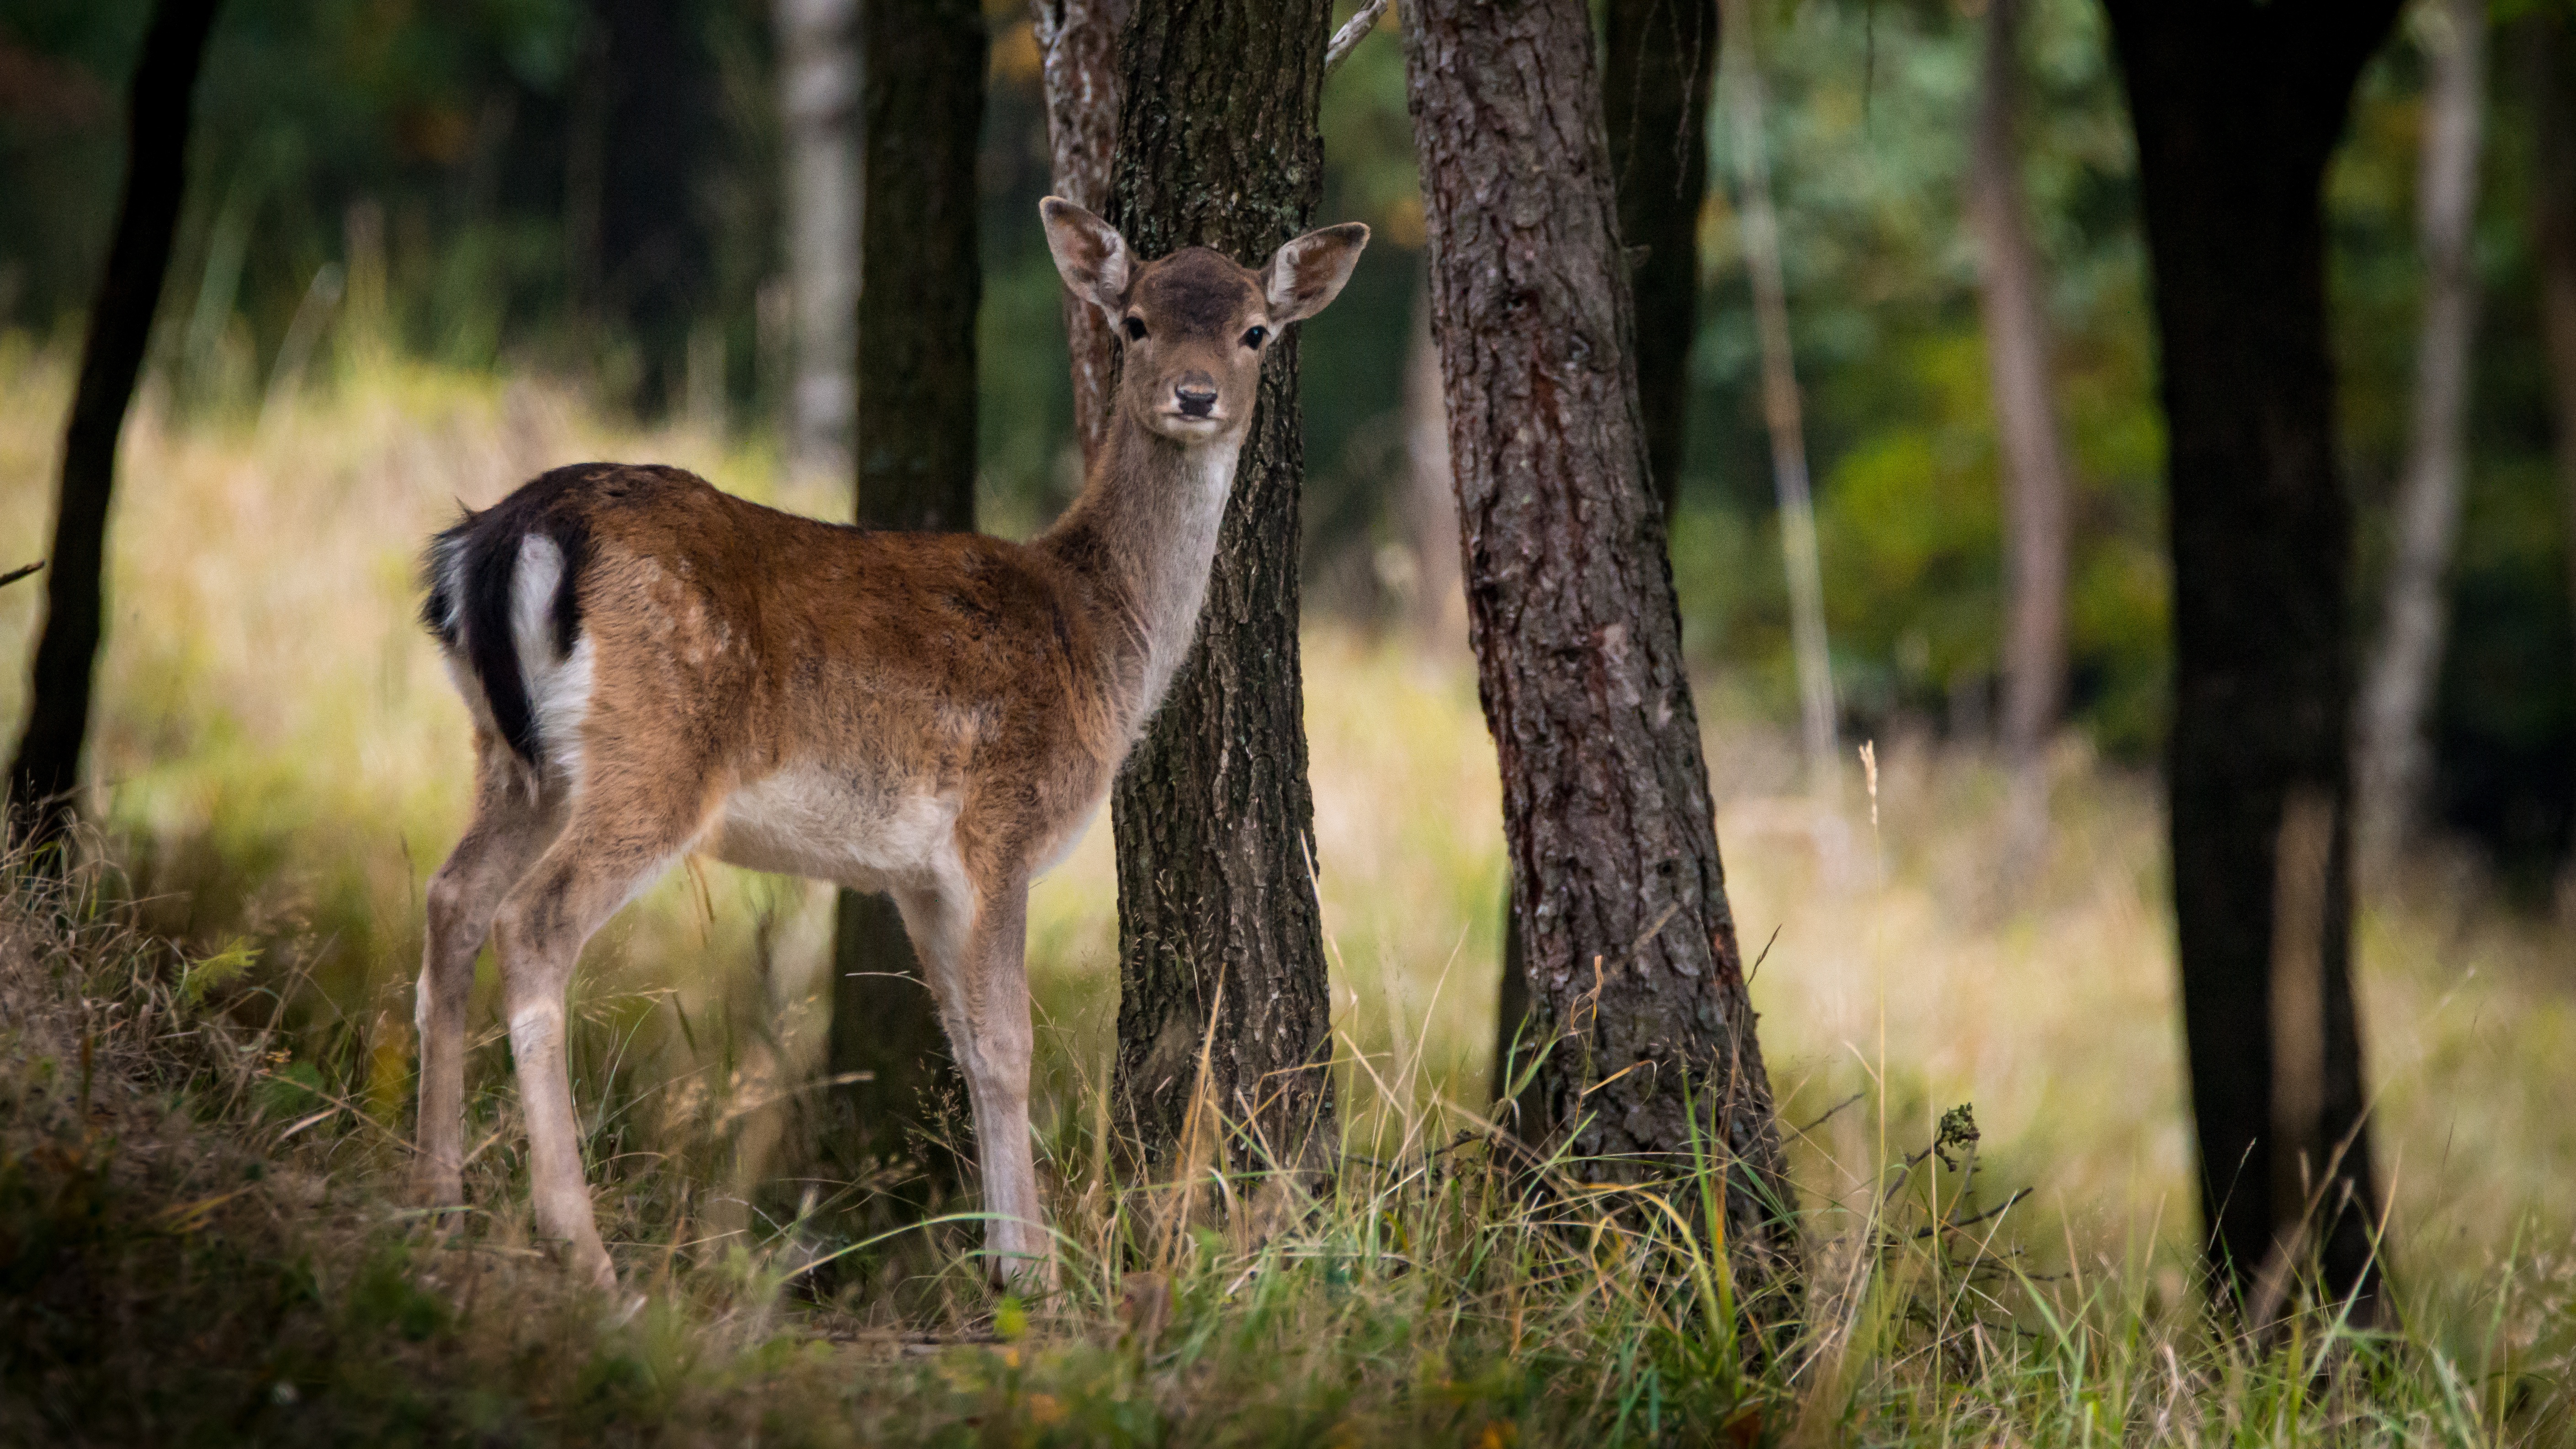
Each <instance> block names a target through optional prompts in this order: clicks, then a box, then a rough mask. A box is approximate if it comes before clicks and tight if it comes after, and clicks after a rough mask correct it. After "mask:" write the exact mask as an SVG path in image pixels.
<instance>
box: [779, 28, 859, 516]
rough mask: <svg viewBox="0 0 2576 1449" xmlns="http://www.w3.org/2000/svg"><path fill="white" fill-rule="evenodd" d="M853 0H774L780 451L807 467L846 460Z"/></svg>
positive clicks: (852, 277) (854, 150)
mask: <svg viewBox="0 0 2576 1449" xmlns="http://www.w3.org/2000/svg"><path fill="white" fill-rule="evenodd" d="M857 11H858V0H777V3H776V14H775V17H774V18H775V20H776V24H777V31H778V99H779V112H780V120H781V122H782V125H783V127H784V130H785V132H786V136H785V141H786V145H785V150H786V153H787V154H786V162H787V165H786V176H785V181H786V186H785V188H784V190H785V192H786V197H785V200H786V211H787V227H786V230H787V237H786V241H787V279H788V288H789V293H790V295H791V297H792V298H793V300H794V302H795V329H796V342H795V362H794V367H795V371H794V374H793V376H792V378H791V380H790V381H789V384H788V396H787V452H788V460H789V462H790V463H791V464H793V465H794V466H795V467H796V468H797V469H799V470H800V471H803V472H806V473H811V474H818V475H819V474H831V473H838V472H841V471H842V470H844V469H846V468H848V467H849V466H850V421H851V417H852V413H853V409H854V406H855V403H854V401H853V399H854V397H855V393H854V391H853V389H854V386H855V384H854V383H853V382H852V380H851V372H850V367H851V360H852V358H854V357H855V356H856V355H857V352H856V344H855V343H854V342H853V341H852V338H851V330H850V329H851V328H852V327H853V326H854V325H855V323H856V320H857V315H858V307H857V299H858V266H857V263H858V253H859V245H858V236H859V194H858V192H859V158H858V147H857V145H856V144H855V141H856V131H857V119H858V117H857V100H858V54H857V45H856V39H857V37H856V35H855V34H854V32H853V24H854V21H855V20H856V18H857Z"/></svg>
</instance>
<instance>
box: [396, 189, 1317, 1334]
mask: <svg viewBox="0 0 2576 1449" xmlns="http://www.w3.org/2000/svg"><path fill="white" fill-rule="evenodd" d="M1045 214H1046V219H1047V235H1048V243H1049V245H1050V247H1051V249H1052V250H1053V251H1054V253H1055V257H1056V263H1057V268H1058V270H1059V271H1060V272H1061V273H1062V274H1063V276H1064V278H1065V280H1066V283H1067V284H1068V285H1069V286H1071V287H1072V288H1073V290H1074V292H1075V293H1076V295H1078V296H1080V297H1082V298H1083V299H1084V300H1085V301H1087V302H1088V303H1089V304H1091V305H1093V306H1096V307H1099V308H1101V309H1102V310H1103V311H1104V312H1106V313H1107V314H1108V315H1109V316H1111V317H1113V318H1115V319H1117V326H1118V327H1119V328H1120V329H1121V331H1122V334H1123V336H1124V337H1125V339H1126V341H1125V344H1124V371H1123V375H1122V377H1121V380H1120V384H1119V387H1120V393H1119V400H1118V405H1117V410H1116V414H1115V420H1114V423H1113V426H1112V427H1111V429H1110V432H1109V436H1108V438H1107V439H1106V440H1105V442H1104V444H1103V446H1102V449H1101V455H1100V461H1099V462H1098V464H1096V465H1095V466H1094V467H1093V468H1092V470H1091V473H1090V477H1089V480H1088V481H1087V482H1086V483H1085V485H1084V487H1083V491H1082V494H1081V496H1080V497H1078V498H1077V499H1075V501H1074V503H1073V506H1072V507H1071V508H1069V509H1068V510H1066V512H1065V515H1064V517H1063V518H1061V519H1059V520H1058V521H1057V523H1056V525H1055V526H1054V527H1053V528H1051V529H1049V530H1048V531H1047V532H1045V533H1043V534H1041V535H1039V536H1038V537H1037V538H1035V539H1033V540H1031V541H1030V542H1028V543H1026V544H1014V543H1005V542H1003V541H1001V540H999V539H992V538H985V537H981V536H979V535H975V534H960V533H946V534H923V533H898V532H886V531H875V530H868V529H859V528H852V527H846V526H839V525H833V524H827V523H820V522H816V521H814V520H812V519H807V518H798V517H795V516H792V515H789V514H784V513H780V512H777V511H775V510H773V509H768V508H762V507H759V506H758V505H755V504H751V503H746V502H744V501H742V500H741V499H738V498H734V497H732V496H730V495H728V494H724V493H719V492H717V491H716V490H715V489H713V488H711V487H709V486H707V484H706V483H705V482H703V481H701V480H700V479H698V478H695V477H692V476H691V475H689V474H687V473H684V472H681V471H680V470H678V469H676V468H639V467H627V466H621V465H616V464H607V463H597V464H583V465H576V466H573V467H569V468H559V469H556V470H555V471H554V472H551V473H548V474H546V475H545V476H543V477H541V478H539V479H537V480H536V481H534V482H532V483H530V484H528V485H527V486H525V487H523V488H521V489H520V490H519V491H517V492H516V493H513V494H511V495H510V496H509V497H508V498H506V499H504V500H502V501H501V502H500V503H499V504H497V505H495V506H494V507H492V508H490V509H488V510H486V511H484V512H482V513H479V514H474V515H472V516H470V517H468V518H466V519H465V520H464V521H463V522H461V523H459V524H457V525H456V526H455V527H454V528H451V529H449V530H448V531H446V532H445V533H442V534H440V535H439V536H438V537H437V539H435V540H434V541H433V542H432V544H431V546H430V553H429V558H428V562H427V567H426V570H425V572H426V574H427V580H428V584H429V599H428V603H427V605H426V607H425V608H424V610H423V615H424V618H425V620H426V622H427V623H428V625H429V627H430V629H431V630H432V632H433V633H434V634H435V635H436V636H437V638H438V640H439V643H440V645H441V647H442V649H443V650H444V652H445V654H446V659H447V664H448V668H449V672H450V674H451V675H452V676H453V677H454V679H455V681H456V684H457V688H458V690H459V692H460V693H461V694H463V695H464V697H465V701H466V704H467V707H468V708H469V710H471V711H472V714H473V717H474V723H475V750H476V756H477V772H476V782H477V783H476V800H475V810H474V819H473V822H472V824H471V825H470V826H469V827H468V829H467V831H466V834H465V838H464V839H463V840H462V841H460V842H459V843H458V845H457V847H456V850H455V853H454V854H452V855H451V856H449V857H448V860H447V863H446V864H445V865H443V866H441V867H440V868H439V870H438V872H437V874H436V875H434V876H433V877H432V878H431V880H430V886H429V923H428V924H429V929H428V945H427V949H426V952H425V956H424V960H423V965H422V970H421V980H420V988H419V996H418V1009H419V1016H420V1038H421V1071H420V1083H421V1096H420V1158H419V1172H420V1185H421V1188H422V1191H423V1192H424V1194H425V1195H426V1196H427V1197H428V1198H429V1200H430V1201H431V1202H433V1203H436V1204H442V1205H443V1204H453V1203H455V1202H457V1201H459V1200H460V1199H461V1197H462V1195H463V1170H464V1165H465V1142H464V1053H465V1001H466V996H467V995H468V993H469V992H470V991H471V990H472V987H473V983H474V957H475V955H476V953H477V952H478V951H480V950H481V949H482V946H483V943H484V941H485V939H486V938H487V937H488V938H489V939H490V941H491V943H492V947H493V954H494V955H495V957H496V958H497V959H498V963H499V967H500V974H501V982H502V996H503V1009H504V1011H505V1013H506V1015H507V1017H508V1020H509V1028H510V1045H511V1051H512V1056H513V1057H514V1059H515V1061H516V1064H517V1068H518V1076H519V1097H520V1105H521V1108H522V1110H523V1112H524V1114H525V1116H526V1120H527V1130H528V1145H529V1176H530V1180H531V1188H532V1191H533V1193H534V1196H535V1206H536V1223H537V1229H538V1231H539V1233H540V1234H541V1235H542V1236H544V1237H546V1238H549V1239H552V1240H554V1241H556V1242H558V1243H560V1244H561V1245H562V1246H563V1247H564V1249H565V1251H566V1253H567V1255H568V1257H569V1260H570V1264H571V1266H572V1267H573V1269H574V1270H575V1271H576V1272H578V1273H580V1274H582V1275H583V1276H586V1277H588V1278H590V1279H591V1280H593V1281H594V1282H597V1283H600V1284H602V1285H606V1284H609V1283H612V1282H613V1281H614V1269H613V1266H612V1263H611V1260H610V1258H609V1255H608V1251H607V1248H606V1245H605V1244H604V1242H603V1241H602V1239H601V1236H600V1233H599V1229H598V1224H597V1221H596V1219H595V1218H594V1216H593V1213H592V1210H591V1201H590V1194H589V1190H588V1187H587V1184H586V1182H585V1180H584V1175H583V1171H582V1161H581V1158H582V1143H581V1139H580V1133H579V1121H580V1119H579V1118H578V1117H577V1116H576V1115H575V1113H574V1111H573V1084H572V1081H571V1077H570V1073H569V1070H568V1052H567V1047H566V1041H565V1032H566V1020H565V990H566V987H567V986H568V984H569V982H570V979H571V976H572V971H573V966H574V963H575V962H576V961H577V960H578V959H579V958H580V953H581V947H582V943H583V942H584V941H586V940H588V939H589V937H590V936H591V934H592V933H593V932H595V931H597V930H598V929H599V927H600V926H601V924H602V923H604V922H605V921H606V920H607V919H608V918H609V917H610V916H611V915H613V914H614V913H615V912H616V911H617V909H618V908H619V907H620V906H622V905H624V904H625V903H626V902H627V901H629V900H631V899H633V898H634V896H635V895H636V894H637V893H638V892H639V891H641V890H642V889H643V888H644V887H645V886H647V885H649V884H650V883H651V882H652V881H653V879H654V878H655V877H657V876H659V875H660V874H662V873H663V872H664V871H665V870H667V869H668V868H669V867H670V866H671V865H672V864H673V863H674V862H675V861H677V860H678V859H679V858H680V857H681V856H682V855H684V854H686V853H688V852H690V851H692V850H705V851H707V852H708V853H710V854H713V855H715V856H716V857H718V858H719V859H722V860H726V861H730V862H732V863H734V864H737V865H742V866H746V867H749V868H751V869H755V870H770V871H781V872H786V873H789V874H796V875H805V876H811V877H814V878H817V879H821V880H829V881H835V882H837V883H839V884H841V885H843V886H846V887H848V888H850V889H853V890H865V891H884V892H887V893H889V894H891V895H892V896H893V897H894V900H895V903H896V905H897V906H898V907H899V908H900V909H901V911H902V913H903V923H904V926H905V928H906V930H907V932H908V933H909V934H910V936H911V939H912V944H913V948H914V950H915V951H916V952H917V953H918V954H919V956H920V958H921V961H922V965H923V967H924V968H925V974H926V975H927V977H928V978H929V981H930V985H931V989H932V991H933V993H934V994H935V995H936V996H937V998H938V1001H939V1014H940V1019H941V1022H942V1023H943V1025H944V1026H945V1027H946V1029H947V1034H948V1040H949V1045H950V1047H951V1049H952V1050H953V1051H954V1052H955V1054H956V1058H957V1062H958V1066H959V1067H960V1069H961V1070H962V1072H963V1074H964V1076H965V1079H966V1088H967V1097H968V1103H969V1105H970V1107H971V1108H972V1109H973V1112H974V1116H975V1145H976V1153H977V1158H978V1161H979V1164H980V1169H981V1171H980V1178H981V1186H982V1193H983V1208H984V1211H985V1212H986V1213H987V1214H988V1215H989V1218H988V1224H987V1228H986V1244H987V1248H988V1250H989V1253H990V1255H991V1260H992V1264H993V1267H994V1271H995V1272H996V1273H997V1274H1001V1275H1005V1276H1013V1277H1034V1278H1037V1279H1040V1280H1043V1279H1044V1278H1046V1277H1047V1276H1048V1275H1049V1274H1050V1272H1051V1268H1050V1267H1049V1264H1050V1263H1051V1261H1052V1260H1051V1257H1050V1249H1049V1240H1048V1237H1047V1232H1046V1227H1045V1219H1046V1212H1045V1205H1044V1201H1043V1199H1042V1197H1041V1194H1040V1191H1039V1186H1038V1179H1037V1171H1036V1165H1035V1162H1034V1161H1033V1153H1032V1150H1031V1149H1032V1142H1031V1139H1030V1133H1029V1101H1028V1092H1029V1052H1030V1047H1031V1040H1030V1024H1029V999H1028V986H1027V977H1026V961H1025V953H1026V939H1025V938H1026V931H1027V906H1028V885H1029V881H1030V880H1031V879H1032V878H1033V877H1034V876H1036V875H1038V874H1039V873H1041V872H1043V871H1045V870H1046V869H1047V868H1049V867H1050V866H1051V865H1053V864H1054V863H1055V862H1056V861H1058V860H1060V859H1062V858H1063V856H1064V854H1065V852H1067V851H1069V850H1071V849H1072V847H1073V845H1074V843H1075V842H1076V841H1077V840H1078V839H1080V837H1081V834H1082V831H1083V828H1084V826H1085V824H1086V823H1087V822H1088V821H1089V820H1090V818H1091V817H1092V816H1093V815H1094V814H1095V813H1097V811H1098V810H1099V808H1100V803H1101V801H1102V800H1103V799H1104V798H1105V797H1106V796H1107V795H1108V793H1109V787H1110V781H1111V777H1112V775H1113V773H1114V772H1115V771H1116V770H1117V768H1118V765H1119V763H1120V761H1121V760H1123V759H1124V758H1125V757H1126V755H1127V752H1128V750H1129V748H1130V747H1131V745H1132V744H1133V743H1134V741H1135V740H1136V738H1137V737H1138V736H1139V735H1140V734H1142V733H1143V731H1144V729H1145V727H1146V723H1147V721H1148V720H1149V719H1150V718H1151V717H1152V715H1153V713H1154V710H1155V708H1156V706H1157V705H1158V704H1159V703H1160V702H1161V700H1162V699H1163V697H1164V695H1165V693H1166V692H1167V690H1168V688H1169V686H1170V684H1171V681H1172V678H1173V676H1174V675H1175V674H1176V673H1178V672H1179V670H1180V668H1181V663H1182V660H1183V657H1184V656H1185V655H1186V654H1187V653H1188V651H1189V647H1190V641H1191V639H1192V637H1193V636H1194V634H1195V633H1196V631H1197V626H1198V619H1199V614H1200V609H1201V605H1202V604H1203V602H1204V601H1205V600H1206V598H1207V596H1208V593H1209V586H1208V585H1209V571H1210V568H1211V566H1212V565H1213V563H1214V562H1215V557H1216V550H1217V540H1218V521H1219V519H1220V518H1221V517H1222V516H1223V515H1224V513H1225V511H1226V507H1227V500H1228V498H1229V497H1230V495H1231V494H1232V492H1233V486H1234V476H1235V471H1236V468H1235V465H1236V459H1237V458H1238V457H1239V456H1240V454H1241V453H1242V451H1243V448H1244V442H1245V438H1246V435H1247V434H1248V432H1249V431H1250V429H1251V426H1252V424H1253V421H1254V412H1255V407H1256V398H1257V397H1258V394H1259V391H1260V388H1261V383H1262V374H1263V366H1262V364H1263V361H1264V359H1265V358H1266V357H1267V356H1268V354H1269V353H1270V351H1271V350H1272V349H1273V348H1274V347H1276V346H1277V345H1278V344H1279V336H1278V334H1279V331H1280V329H1282V328H1284V327H1286V326H1287V325H1288V324H1289V323H1291V322H1294V321H1297V320H1298V319H1300V318H1303V317H1307V316H1311V315H1313V314H1314V313H1315V312H1317V311H1319V310H1321V309H1322V308H1323V307H1324V305H1325V304H1326V303H1328V302H1330V301H1331V300H1332V298H1333V296H1334V295H1335V294H1336V293H1337V292H1339V291H1340V290H1341V287H1342V284H1343V283H1344V282H1346V281H1348V280H1349V277H1350V270H1351V266H1352V264H1353V263H1354V262H1356V261H1357V259H1358V256H1359V251H1360V248H1361V246H1362V245H1364V244H1365V242H1366V240H1367V235H1368V233H1367V229H1366V228H1365V227H1359V226H1345V227H1333V228H1328V229H1326V230H1323V231H1319V232H1314V233H1310V234H1308V235H1306V236H1303V237H1299V238H1296V239H1294V240H1291V241H1289V242H1287V243H1286V244H1284V245H1282V246H1281V247H1280V248H1279V249H1278V250H1277V252H1276V253H1274V254H1273V255H1272V256H1271V258H1270V259H1269V260H1268V261H1267V262H1265V263H1263V264H1262V266H1261V267H1260V268H1259V269H1258V270H1247V269H1246V268H1244V267H1242V266H1239V265H1237V264H1236V263H1234V262H1233V261H1231V260H1229V259H1227V258H1226V257H1224V256H1222V255H1219V254H1218V253H1216V252H1213V251H1209V250H1206V249H1205V248H1195V247H1194V248H1187V249H1184V250H1181V251H1177V252H1174V253H1173V254H1172V255H1170V256H1167V257H1164V258H1162V259H1161V260H1159V261H1155V262H1150V263H1143V264H1139V263H1137V262H1136V261H1135V260H1134V258H1133V253H1132V252H1131V251H1130V249H1129V247H1128V245H1127V243H1126V242H1125V241H1124V240H1123V239H1122V238H1121V237H1120V236H1119V235H1118V233H1117V232H1115V231H1114V230H1112V229H1111V228H1110V227H1109V226H1108V225H1107V224H1106V223H1104V222H1102V221H1101V220H1100V219H1099V218H1097V217H1095V216H1093V215H1091V214H1090V213H1089V212H1086V211H1083V210H1082V209H1081V208H1079V207H1076V206H1073V205H1071V204H1070V203H1067V202H1064V201H1060V200H1056V199H1054V198H1049V200H1048V201H1047V202H1046V204H1045Z"/></svg>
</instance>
